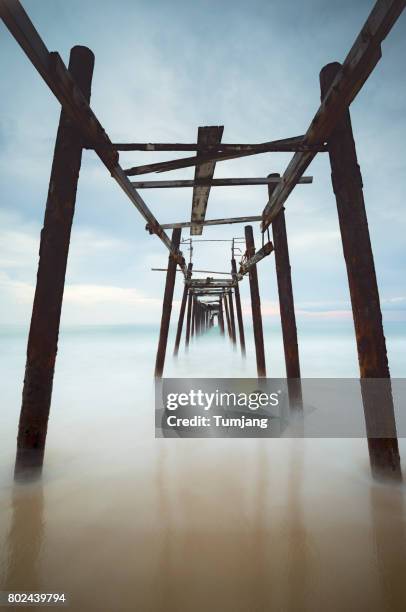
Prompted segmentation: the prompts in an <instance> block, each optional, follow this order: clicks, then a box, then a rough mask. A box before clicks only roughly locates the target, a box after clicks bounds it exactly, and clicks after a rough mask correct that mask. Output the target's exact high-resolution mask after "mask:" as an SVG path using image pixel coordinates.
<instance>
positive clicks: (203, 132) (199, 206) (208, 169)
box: [190, 125, 224, 236]
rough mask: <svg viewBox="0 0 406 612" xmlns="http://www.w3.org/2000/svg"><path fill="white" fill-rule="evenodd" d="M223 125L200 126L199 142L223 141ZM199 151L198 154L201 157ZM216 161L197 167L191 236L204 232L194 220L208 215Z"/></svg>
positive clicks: (205, 143) (202, 144) (212, 142)
mask: <svg viewBox="0 0 406 612" xmlns="http://www.w3.org/2000/svg"><path fill="white" fill-rule="evenodd" d="M223 129H224V128H223V126H222V125H220V126H217V125H211V126H204V127H199V129H198V133H197V144H198V145H199V147H201V148H204V147H205V146H208V145H211V146H212V145H217V144H218V143H219V142H220V141H221V137H222V135H223ZM199 155H200V154H199V153H198V154H197V156H198V157H199ZM215 167H216V162H215V161H208V162H205V163H204V164H200V165H198V166H196V167H195V181H194V182H195V185H194V187H193V197H192V212H191V216H190V220H191V221H192V226H191V228H190V234H191V236H200V235H201V234H202V232H203V227H202V225H196V224H194V221H204V218H205V216H206V209H207V202H208V200H209V195H210V181H211V179H212V178H213V174H214V169H215ZM200 181H206V182H207V184H206V185H199V184H198V183H199V182H200Z"/></svg>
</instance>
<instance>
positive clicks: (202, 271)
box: [151, 268, 231, 274]
mask: <svg viewBox="0 0 406 612" xmlns="http://www.w3.org/2000/svg"><path fill="white" fill-rule="evenodd" d="M167 270H168V268H151V271H152V272H167ZM177 272H181V270H177ZM193 272H194V273H196V272H198V273H200V274H231V272H215V271H214V270H193Z"/></svg>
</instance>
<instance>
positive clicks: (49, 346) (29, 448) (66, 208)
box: [15, 46, 94, 475]
mask: <svg viewBox="0 0 406 612" xmlns="http://www.w3.org/2000/svg"><path fill="white" fill-rule="evenodd" d="M93 67H94V55H93V53H92V52H91V51H90V49H87V48H86V47H79V46H77V47H73V49H72V50H71V53H70V59H69V71H70V73H71V74H72V77H73V78H74V80H75V81H76V83H77V85H78V86H79V87H80V89H81V90H82V92H83V94H84V96H85V97H86V99H87V100H90V90H91V83H92V75H93ZM82 148H83V142H82V139H81V137H80V134H79V132H78V131H77V129H76V128H75V126H74V125H73V124H72V122H71V120H70V119H69V118H68V116H67V115H66V113H65V111H64V110H62V111H61V115H60V119H59V127H58V133H57V137H56V142H55V149H54V158H53V163H52V171H51V177H50V182H49V191H48V198H47V203H46V210H45V219H44V226H43V228H42V231H41V242H40V249H39V263H38V273H37V285H36V289H35V297H34V304H33V309H32V316H31V326H30V333H29V338H28V346H27V361H26V366H25V378H24V388H23V394H22V406H21V414H20V422H19V429H18V437H17V457H16V465H15V470H16V475H17V474H19V473H20V472H22V471H24V470H25V469H29V468H33V469H38V470H39V469H40V468H41V466H42V463H43V458H44V451H45V440H46V434H47V427H48V418H49V411H50V405H51V396H52V384H53V377H54V368H55V360H56V353H57V349H58V335H59V323H60V317H61V309H62V299H63V291H64V285H65V273H66V265H67V260H68V252H69V243H70V235H71V228H72V221H73V215H74V211H75V202H76V190H77V184H78V179H79V172H80V166H81V162H82Z"/></svg>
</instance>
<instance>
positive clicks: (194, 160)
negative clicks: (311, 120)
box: [125, 136, 326, 176]
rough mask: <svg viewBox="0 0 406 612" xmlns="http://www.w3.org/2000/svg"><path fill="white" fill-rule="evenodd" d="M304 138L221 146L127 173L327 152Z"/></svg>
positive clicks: (136, 173)
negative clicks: (274, 154)
mask: <svg viewBox="0 0 406 612" xmlns="http://www.w3.org/2000/svg"><path fill="white" fill-rule="evenodd" d="M303 138H304V136H296V137H294V138H285V139H282V140H274V141H271V142H263V143H260V144H254V145H252V144H247V145H242V144H241V145H222V144H220V145H219V150H218V152H212V153H202V154H201V155H200V156H193V157H183V158H181V159H173V160H170V161H165V162H155V163H153V164H144V165H142V166H134V167H132V168H127V169H126V170H125V172H126V173H127V175H128V176H136V175H139V174H150V173H151V172H170V171H171V170H180V169H181V168H190V167H191V166H196V165H198V164H202V163H205V162H209V161H226V160H229V159H238V158H240V157H247V156H249V155H259V154H261V153H270V152H288V153H289V152H291V151H312V152H314V153H317V152H324V151H326V146H325V145H324V144H321V145H308V144H303Z"/></svg>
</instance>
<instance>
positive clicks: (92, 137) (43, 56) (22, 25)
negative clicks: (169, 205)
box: [0, 0, 186, 272]
mask: <svg viewBox="0 0 406 612" xmlns="http://www.w3.org/2000/svg"><path fill="white" fill-rule="evenodd" d="M0 17H1V18H2V19H3V21H4V23H5V25H6V26H7V28H8V29H9V31H10V33H11V34H12V35H13V36H14V38H15V39H16V41H17V42H18V44H19V45H20V47H21V48H22V49H23V51H24V52H25V54H26V55H27V57H28V59H29V60H30V62H31V63H32V64H33V66H34V67H35V68H36V70H37V71H38V72H39V74H40V75H41V77H42V78H43V79H44V81H45V82H46V84H47V85H48V87H49V88H50V89H51V91H52V92H53V94H54V95H55V97H56V98H57V99H58V100H59V102H60V103H61V105H62V107H63V109H64V110H65V111H66V113H67V114H68V116H69V117H70V118H71V119H72V121H73V122H74V125H75V126H76V127H77V128H78V130H79V132H80V134H81V135H82V137H83V140H84V143H85V144H86V146H88V147H91V148H93V149H94V150H95V151H96V153H97V155H98V156H99V158H100V159H101V161H102V162H103V163H104V165H105V166H106V167H107V168H108V170H109V172H110V174H111V175H112V176H113V178H114V179H115V180H116V181H117V183H118V184H119V185H120V187H121V189H122V190H123V191H124V193H125V194H126V195H127V196H128V198H129V199H130V201H131V202H132V204H133V205H134V206H135V207H136V208H137V209H138V211H139V212H140V213H141V215H142V216H143V217H144V219H145V220H146V221H147V223H148V226H149V228H150V231H151V232H153V233H155V234H156V235H157V236H158V237H159V239H160V240H161V241H162V242H163V243H164V244H165V246H166V247H167V249H169V251H171V252H172V253H173V254H174V255H176V256H177V257H178V253H177V252H176V253H175V251H174V248H173V246H172V244H171V240H170V238H169V236H167V234H166V233H165V231H164V230H163V229H162V227H161V226H160V224H159V223H158V221H157V219H156V218H155V217H154V215H153V214H152V212H151V211H150V210H149V208H148V206H147V205H146V203H145V202H144V200H143V199H142V198H141V196H140V195H139V193H138V192H137V191H136V189H135V188H134V187H133V186H132V185H131V182H130V181H129V180H128V178H127V176H126V174H125V172H124V171H123V169H122V168H121V166H120V165H119V163H118V153H117V151H116V150H115V149H114V146H113V144H112V143H111V140H110V139H109V137H108V135H107V134H106V132H105V131H104V129H103V127H102V125H101V124H100V122H99V121H98V119H97V117H96V115H95V114H94V112H93V111H92V109H91V108H90V105H89V104H88V102H87V100H86V98H85V97H84V95H83V93H82V92H81V90H80V88H79V87H78V86H77V85H76V83H75V81H74V80H73V78H72V76H71V74H70V72H69V71H68V69H67V68H66V66H65V64H64V62H63V61H62V59H61V57H60V56H59V54H58V53H55V52H52V53H50V52H49V51H48V49H47V47H46V46H45V44H44V42H43V41H42V39H41V37H40V35H39V34H38V32H37V30H36V29H35V27H34V25H33V24H32V22H31V20H30V18H29V17H28V15H27V13H26V12H25V10H24V8H23V7H22V5H21V3H20V2H19V1H18V0H0ZM178 263H179V265H180V266H181V267H182V269H183V270H184V272H185V270H186V267H185V264H184V262H182V258H181V256H180V255H179V257H178Z"/></svg>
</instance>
